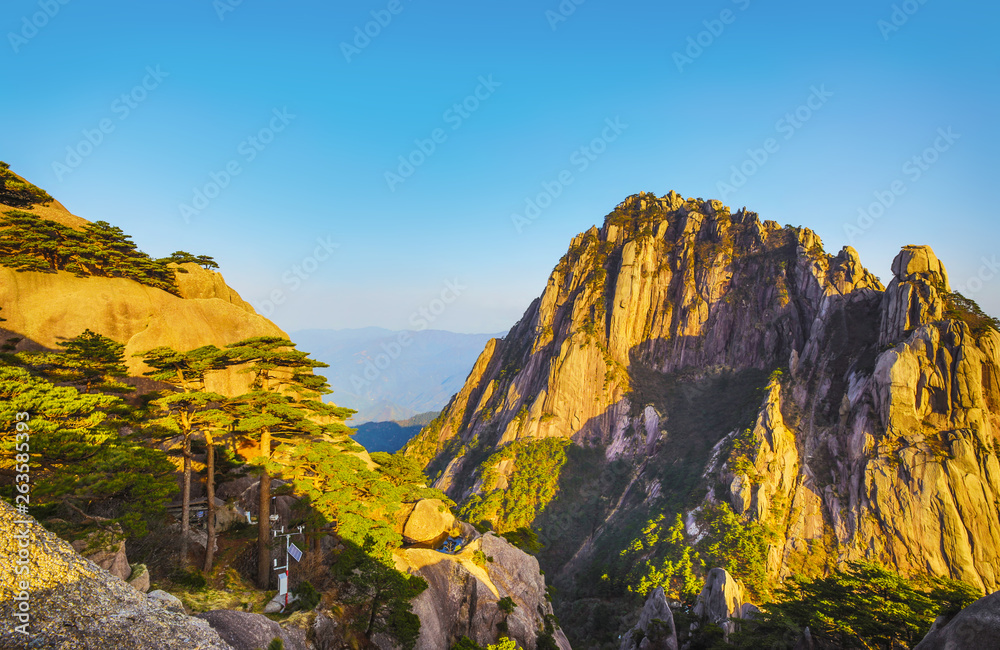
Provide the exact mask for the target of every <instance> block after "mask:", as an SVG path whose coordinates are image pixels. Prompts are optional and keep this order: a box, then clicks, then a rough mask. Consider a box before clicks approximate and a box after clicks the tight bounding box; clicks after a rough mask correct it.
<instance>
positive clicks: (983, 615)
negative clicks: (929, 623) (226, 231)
mask: <svg viewBox="0 0 1000 650" xmlns="http://www.w3.org/2000/svg"><path fill="white" fill-rule="evenodd" d="M965 648H1000V591H998V592H996V593H994V594H991V595H989V596H986V597H984V598H980V599H979V600H977V601H976V602H974V603H972V604H971V605H969V606H968V607H966V608H965V609H963V610H962V611H960V612H959V613H958V614H956V615H955V617H954V618H953V619H951V620H950V621H948V622H947V623H945V624H944V625H941V624H940V622H939V623H935V624H934V627H932V628H931V631H930V632H929V633H928V634H927V636H926V637H924V640H923V641H921V642H920V643H918V644H917V645H916V647H914V649H913V650H964V649H965Z"/></svg>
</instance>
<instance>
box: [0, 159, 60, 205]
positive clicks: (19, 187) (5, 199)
mask: <svg viewBox="0 0 1000 650" xmlns="http://www.w3.org/2000/svg"><path fill="white" fill-rule="evenodd" d="M54 200H55V199H53V198H52V197H51V196H49V194H48V192H46V191H45V190H43V189H41V188H39V187H36V186H34V185H32V184H31V183H28V182H27V181H23V180H21V179H20V178H18V177H17V176H16V175H15V174H14V172H12V171H10V165H8V164H7V163H5V162H3V161H0V203H3V204H4V205H9V206H13V207H15V208H28V207H31V206H33V205H46V204H49V203H51V202H52V201H54Z"/></svg>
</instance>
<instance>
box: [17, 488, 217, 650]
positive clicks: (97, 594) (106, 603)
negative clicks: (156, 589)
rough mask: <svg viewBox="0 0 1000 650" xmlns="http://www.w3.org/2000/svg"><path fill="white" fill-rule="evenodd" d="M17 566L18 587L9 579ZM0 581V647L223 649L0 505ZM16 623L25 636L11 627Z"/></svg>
mask: <svg viewBox="0 0 1000 650" xmlns="http://www.w3.org/2000/svg"><path fill="white" fill-rule="evenodd" d="M19 567H27V573H25V574H23V576H22V579H23V581H24V582H25V583H26V585H24V586H25V587H26V588H24V589H22V585H21V584H19V582H15V581H14V580H13V579H12V577H13V576H15V575H19V574H18V573H16V571H18V568H19ZM21 570H22V571H23V569H21ZM0 576H4V579H3V580H0V648H4V649H7V648H61V649H62V650H106V649H107V648H121V649H125V648H157V649H158V650H160V649H162V650H230V648H231V646H230V645H229V644H228V643H226V642H225V641H223V640H222V638H221V637H220V636H219V635H218V633H216V632H215V631H214V630H213V629H212V628H211V627H210V626H209V625H208V624H207V623H205V622H204V621H201V620H199V619H196V618H192V617H190V616H187V615H185V614H183V613H179V612H175V611H171V610H169V609H166V608H164V607H161V606H160V605H158V604H156V602H154V601H153V600H150V598H149V597H147V596H146V594H143V593H140V592H138V591H136V590H135V589H134V588H133V587H131V586H130V585H129V584H128V583H126V582H124V581H123V580H120V579H119V578H117V577H115V576H113V575H111V574H110V573H108V572H107V571H105V570H104V569H102V568H100V567H98V566H97V565H95V564H94V563H93V562H90V561H88V560H86V559H84V558H83V557H81V556H80V554H79V553H77V552H76V551H75V550H73V547H72V546H70V545H69V544H67V543H66V542H64V541H63V540H61V539H59V538H58V537H56V536H55V535H53V534H52V533H50V532H49V531H47V530H45V528H43V527H42V526H41V524H39V523H38V522H36V521H34V520H33V519H31V518H30V517H27V516H24V515H19V514H18V513H17V512H16V511H15V510H14V509H13V508H11V507H10V506H9V505H7V504H6V503H3V502H2V501H0ZM15 598H17V599H18V600H15ZM22 602H23V603H26V605H25V606H24V607H26V608H27V610H28V611H27V612H26V613H25V612H23V611H22V610H23V608H22V607H21V605H20V603H22ZM16 616H22V617H23V616H27V617H28V618H29V620H28V621H20V620H18V618H15V617H16ZM24 622H26V623H27V628H26V631H27V632H28V634H27V635H24V634H22V633H21V632H20V631H18V629H17V628H18V626H20V625H21V624H22V623H24ZM22 629H23V628H22Z"/></svg>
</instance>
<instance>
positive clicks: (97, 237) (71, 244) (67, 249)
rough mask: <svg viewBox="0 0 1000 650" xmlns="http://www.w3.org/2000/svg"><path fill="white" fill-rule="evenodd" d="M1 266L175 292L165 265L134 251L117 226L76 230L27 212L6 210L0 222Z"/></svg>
mask: <svg viewBox="0 0 1000 650" xmlns="http://www.w3.org/2000/svg"><path fill="white" fill-rule="evenodd" d="M0 266H6V267H9V268H12V269H15V270H17V271H35V272H39V273H52V272H55V271H67V272H69V273H73V274H74V275H76V276H77V277H88V276H98V277H105V278H127V279H129V280H134V281H136V282H139V283H141V284H144V285H147V286H150V287H155V288H157V289H162V290H164V291H167V292H170V293H175V294H176V293H177V286H176V283H175V281H174V272H173V270H171V269H170V267H168V266H167V263H166V262H163V261H159V260H154V259H153V258H151V257H150V256H149V255H147V254H145V253H143V252H141V251H139V250H138V249H137V248H136V245H135V243H134V242H133V241H132V239H131V238H130V237H129V236H128V235H126V234H125V233H124V232H123V231H122V230H121V229H120V228H116V227H115V226H112V225H111V224H109V223H108V222H106V221H95V222H94V223H88V224H87V225H85V226H84V227H83V229H81V230H75V229H73V228H70V227H69V226H64V225H62V224H60V223H58V222H55V221H51V220H49V219H42V218H40V217H38V216H37V215H35V214H32V213H30V212H23V211H21V210H9V211H7V212H5V213H4V217H3V219H0Z"/></svg>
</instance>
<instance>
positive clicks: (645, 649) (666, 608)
mask: <svg viewBox="0 0 1000 650" xmlns="http://www.w3.org/2000/svg"><path fill="white" fill-rule="evenodd" d="M621 650H677V628H676V627H675V626H674V614H673V612H671V611H670V604H669V603H668V602H667V597H666V595H665V594H664V593H663V587H658V588H657V589H656V590H655V591H653V592H652V593H650V594H649V598H647V599H646V604H645V606H643V608H642V613H641V614H640V615H639V623H638V624H636V626H635V627H634V628H632V629H631V630H629V631H628V632H627V633H626V634H625V636H624V637H622V645H621Z"/></svg>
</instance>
